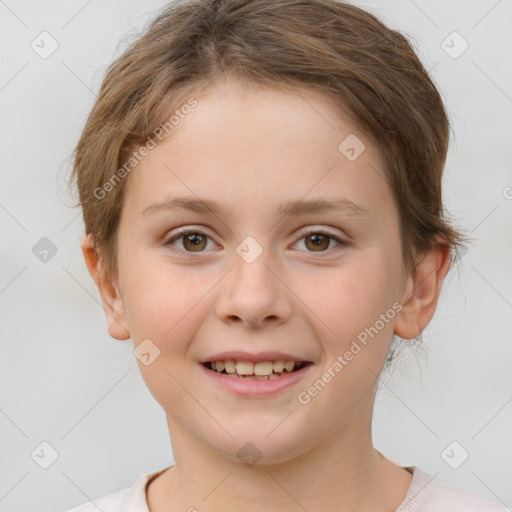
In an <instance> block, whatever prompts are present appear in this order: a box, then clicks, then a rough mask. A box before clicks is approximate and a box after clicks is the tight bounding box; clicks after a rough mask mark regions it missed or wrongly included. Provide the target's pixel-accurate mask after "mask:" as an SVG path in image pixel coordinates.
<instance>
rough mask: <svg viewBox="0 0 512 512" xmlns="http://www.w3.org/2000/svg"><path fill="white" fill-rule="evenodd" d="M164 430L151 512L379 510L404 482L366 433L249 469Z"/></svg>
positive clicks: (396, 497)
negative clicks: (167, 447) (168, 445)
mask: <svg viewBox="0 0 512 512" xmlns="http://www.w3.org/2000/svg"><path fill="white" fill-rule="evenodd" d="M169 426H170V430H172V435H171V438H172V439H173V454H174V458H175V465H174V466H173V467H172V468H170V469H169V470H167V471H166V472H165V473H163V474H162V477H163V478H161V477H159V478H158V479H157V480H155V483H156V482H158V480H160V482H159V483H158V485H156V486H155V488H154V489H153V492H152V494H149V493H148V504H149V506H150V510H151V512H173V511H174V510H181V511H183V510H191V511H193V510H194V509H195V510H200V511H201V512H208V511H215V510H223V511H225V512H230V511H235V510H236V511H239V510H240V507H241V505H243V509H244V510H246V511H247V512H256V511H260V510H261V509H262V507H264V508H265V510H266V511H269V512H274V511H276V512H277V511H282V510H294V509H297V510H299V508H303V509H305V510H327V509H331V510H337V511H339V512H356V511H357V512H375V511H383V512H384V511H386V512H387V511H388V510H396V508H398V507H399V505H400V504H401V502H402V500H403V499H404V497H405V494H406V492H407V489H408V485H409V483H410V475H409V474H408V473H407V472H406V471H405V470H403V469H402V468H400V467H399V466H395V465H394V464H392V463H391V462H390V461H388V460H387V459H385V458H384V457H383V456H382V455H381V454H380V452H378V451H377V450H375V449H374V448H373V446H372V443H371V432H367V434H369V435H365V436H362V435H361V431H358V432H354V434H353V435H347V433H346V432H345V433H344V434H343V435H342V434H340V433H337V434H336V435H332V436H330V437H328V438H326V439H324V440H323V441H321V442H319V443H318V444H316V445H314V446H311V447H310V449H309V450H306V451H304V450H303V451H302V452H301V454H300V455H298V456H297V457H294V458H289V459H288V460H284V461H281V462H276V463H262V462H261V460H263V459H261V460H260V461H258V462H257V463H256V464H255V465H253V466H250V467H249V466H248V465H246V464H244V463H243V462H241V461H239V460H238V459H235V460H232V458H229V457H226V456H221V455H220V454H219V453H218V452H217V451H213V450H212V449H211V446H204V445H201V444H199V442H198V440H197V439H196V438H195V437H193V436H191V435H190V434H189V433H188V432H186V431H184V430H181V429H180V428H179V426H177V425H171V424H170V425H169ZM362 439H364V442H362V441H361V440H362ZM397 470H398V472H397ZM406 474H407V475H408V478H407V477H406V476H405V475H406ZM398 480H400V482H398ZM398 483H399V484H400V485H398V486H396V485H395V486H394V485H389V484H398ZM297 507H299V508H297Z"/></svg>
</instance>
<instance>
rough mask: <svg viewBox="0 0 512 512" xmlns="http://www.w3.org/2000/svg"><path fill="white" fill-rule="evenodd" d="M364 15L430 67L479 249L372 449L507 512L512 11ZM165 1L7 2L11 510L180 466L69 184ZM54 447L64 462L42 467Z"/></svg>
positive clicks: (489, 2)
mask: <svg viewBox="0 0 512 512" xmlns="http://www.w3.org/2000/svg"><path fill="white" fill-rule="evenodd" d="M354 3H356V4H357V5H360V6H362V7H367V8H369V10H371V11H372V12H373V13H375V14H377V15H378V16H380V17H381V18H382V19H383V21H385V22H387V23H388V24H389V25H390V26H392V27H394V28H397V29H399V30H401V31H403V32H405V33H407V34H409V35H410V37H412V38H413V44H414V46H415V49H416V50H417V51H418V53H419V55H420V57H421V59H422V61H423V63H424V64H425V66H426V67H427V69H431V70H432V71H431V76H432V78H433V80H434V81H435V83H436V84H437V85H438V87H439V89H440V91H441V93H442V96H443V98H444V100H445V102H446V105H447V108H448V111H449V115H450V118H451V120H452V122H453V126H454V130H455V138H453V139H452V141H451V147H450V152H449V156H448V161H447V166H446V174H445V178H444V187H445V191H446V206H447V208H448V209H449V211H451V212H452V214H453V215H454V218H455V220H456V221H457V222H458V223H459V226H462V227H464V228H466V229H467V230H468V231H470V233H471V235H472V236H473V237H475V238H476V239H477V242H476V243H475V244H474V245H473V246H472V247H471V248H470V250H469V251H468V252H467V253H466V254H465V255H464V257H463V259H462V265H461V267H460V269H459V270H457V269H454V271H452V272H450V274H449V278H448V280H447V281H446V282H445V285H444V289H443V292H442V296H441V300H440V303H439V305H438V310H437V312H436V315H435V317H434V319H433V320H432V322H431V324H430V325H429V326H428V328H427V329H426V331H425V333H424V336H423V338H424V343H425V345H426V347H427V350H426V352H418V351H407V352H405V353H404V355H403V356H402V358H401V359H400V361H399V363H398V365H397V367H396V368H395V370H394V373H393V374H391V375H388V377H389V378H387V377H386V379H385V380H384V378H383V380H382V382H381V385H380V390H379V393H378V396H377V402H376V408H375V416H374V442H375V446H376V448H378V449H379V450H380V451H382V452H383V453H384V454H385V455H386V456H388V457H389V458H390V459H392V460H394V461H395V462H396V463H398V464H401V465H417V466H419V467H421V468H423V469H424V470H426V471H427V472H430V473H431V474H432V475H436V478H438V479H440V480H444V481H447V482H449V483H451V484H453V485H457V486H461V487H465V488H467V489H469V490H472V491H474V492H477V493H480V494H483V495H486V496H489V497H491V498H493V499H494V500H498V501H500V500H501V501H502V502H503V503H505V504H506V505H507V506H508V507H511V506H512V486H511V485H510V483H511V475H512V441H511V436H510V432H511V431H512V430H511V427H512V350H511V343H510V341H511V337H512V314H511V313H512V309H511V308H512V265H511V254H512V229H511V224H512V222H511V219H512V188H511V187H512V171H511V169H512V167H511V164H512V144H511V143H510V142H511V133H512V72H511V64H510V62H511V61H512V60H511V55H510V54H511V48H512V31H510V23H511V21H512V1H510V0H501V1H496V0H485V1H483V0H482V1H476V0H473V1H462V0H459V1H451V2H447V1H440V0H436V1H432V0H430V1H427V0H415V1H414V2H413V1H412V0H402V1H391V0H386V1H376V0H374V1H358V2H354ZM164 4H165V2H163V1H157V0H152V1H146V2H144V3H143V2H137V1H135V0H123V1H121V0H109V1H103V2H100V1H98V0H92V1H88V2H87V1H84V0H80V1H66V2H64V1H63V0H61V1H56V0H54V1H45V2H37V1H35V0H31V1H15V0H6V1H5V2H4V1H0V38H1V50H0V51H1V62H2V67H1V70H0V107H1V119H2V123H1V125H0V129H1V133H0V145H1V151H0V154H1V187H0V221H1V224H0V225H1V240H2V249H3V250H2V251H1V253H0V258H1V260H0V308H1V312H2V321H1V337H0V342H1V357H0V378H1V381H0V453H1V455H0V461H1V462H0V471H1V473H0V511H10V512H18V511H36V510H37V511H38V512H44V511H59V510H66V509H68V508H71V507H72V506H76V505H78V504H80V503H83V502H86V501H88V500H89V499H91V498H96V497H99V496H103V495H105V494H108V493H111V492H114V491H117V490H119V489H121V488H123V487H127V486H129V485H131V484H132V483H133V482H134V481H135V479H136V478H138V477H139V476H140V475H141V474H142V473H143V472H146V471H153V470H155V471H156V470H157V469H160V468H163V467H166V466H168V465H170V464H172V463H173V459H172V451H171V446H170V442H169V439H168V432H167V425H166V422H165V415H164V413H163V411H162V410H161V408H160V406H159V405H158V404H157V402H156V401H155V400H154V399H153V397H152V396H151V394H150V393H149V391H148V390H147V389H146V387H145V384H144V382H143V380H142V378H141V376H140V373H139V370H138V367H137V365H136V362H135V357H134V355H133V353H132V350H131V341H126V342H119V341H116V340H113V339H111V338H110V337H109V335H108V333H107V329H106V320H105V317H104V314H103V310H102V308H101V307H100V303H99V295H98V292H97V290H96V289H95V286H94V283H93V281H92V279H91V278H90V276H89V274H88V272H87V269H86V266H85V264H84V262H83V259H82V254H81V251H80V246H79V244H80V238H81V235H82V233H83V224H82V220H81V217H80V213H79V210H78V209H73V208H70V205H71V204H72V203H73V201H74V199H75V198H74V197H69V196H68V195H67V194H66V191H65V188H64V178H65V176H66V175H67V173H68V172H69V169H70V161H69V159H68V157H69V155H70V153H71V151H72V149H73V146H74V144H76V142H77V140H78V137H79V135H80V131H81V128H82V127H83V124H84V122H85V120H86V116H87V115H88V112H89V110H90V108H91V106H92V103H93V101H94V99H95V92H96V91H97V90H98V88H99V85H100V83H101V79H102V76H103V73H104V70H105V68H106V66H107V65H108V64H109V63H110V62H111V61H112V60H113V59H114V58H115V57H116V56H118V55H119V54H120V53H121V51H122V49H123V46H122V45H121V46H120V47H118V43H119V41H120V38H121V37H122V36H123V35H125V34H126V33H127V32H129V31H131V30H132V29H133V28H138V27H141V26H142V25H143V24H144V23H145V22H146V21H147V20H148V19H149V18H151V17H152V16H153V15H154V14H155V10H157V9H159V8H160V7H162V6H163V5H164ZM43 31H47V32H48V33H49V34H51V36H52V37H53V38H54V39H55V40H56V41H57V42H58V45H59V47H58V49H57V50H56V51H55V52H54V53H53V54H52V55H51V56H49V57H48V58H46V59H43V58H41V57H40V55H39V54H38V53H36V52H35V51H34V50H33V49H32V47H31V43H32V41H33V40H36V43H37V41H40V38H39V39H38V36H39V34H40V33H41V32H43ZM453 31H457V32H458V33H459V34H460V35H461V36H462V38H464V40H466V41H467V43H468V44H469V47H468V48H467V50H466V51H464V52H463V53H462V54H460V55H455V54H458V53H460V51H461V50H462V49H463V46H462V45H463V41H462V39H457V36H455V39H453V36H451V38H448V40H447V42H446V43H444V44H443V41H444V40H446V38H447V36H449V35H450V34H451V33H452V32H453ZM452 40H453V43H452V42H451V41H452ZM40 44H41V43H40ZM447 44H448V45H449V46H452V48H451V49H449V48H447V47H446V45H447ZM45 48H46V49H48V48H50V46H49V41H48V40H47V43H46V45H45ZM445 50H447V51H448V52H451V53H452V55H449V53H447V51H445ZM454 56H456V58H454ZM43 237H47V238H49V239H50V240H51V242H52V243H53V244H54V245H55V246H56V248H57V253H56V254H55V255H53V256H52V255H51V252H50V253H49V254H48V256H47V261H46V262H43V261H40V259H39V258H38V257H36V255H35V254H34V252H33V247H34V246H36V244H37V243H38V242H39V241H40V240H41V238H43ZM39 243H42V242H39ZM38 247H39V246H36V249H37V248H38ZM36 252H37V251H36ZM383 377H384V376H383ZM454 441H455V442H457V443H458V445H455V449H454V451H453V452H450V450H448V451H449V452H450V454H451V455H452V458H451V460H454V459H457V458H459V457H460V456H461V453H463V452H462V450H466V451H467V452H468V453H469V458H468V459H467V460H466V461H465V462H464V463H463V464H462V465H460V466H459V467H458V468H457V469H453V468H452V467H450V466H449V465H448V463H447V462H446V460H448V458H447V457H446V456H443V453H446V452H445V449H446V447H447V446H449V445H450V443H452V442H454ZM42 442H47V443H49V444H50V445H51V447H53V449H54V450H55V451H56V452H57V453H58V458H57V459H56V460H55V462H53V464H51V465H50V466H49V467H48V468H47V469H43V468H42V467H41V466H40V465H41V464H44V463H45V461H46V463H49V462H50V459H49V457H50V456H51V450H52V449H51V448H49V447H47V446H46V445H43V446H42V447H41V446H40V445H41V443H42ZM452 446H453V445H452ZM41 449H42V450H43V451H42V452H41ZM34 451H35V452H36V453H39V454H40V455H39V457H38V456H37V455H36V454H34ZM43 452H44V456H42V455H41V454H42V453H43ZM32 454H33V455H32ZM452 465H453V462H452Z"/></svg>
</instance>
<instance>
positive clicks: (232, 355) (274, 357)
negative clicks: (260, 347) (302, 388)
mask: <svg viewBox="0 0 512 512" xmlns="http://www.w3.org/2000/svg"><path fill="white" fill-rule="evenodd" d="M227 360H233V361H251V362H253V363H258V362H260V361H295V362H305V363H309V362H310V361H308V360H307V359H303V358H302V357H299V356H294V355H291V354H285V353H284V352H276V351H274V350H272V351H266V352H258V353H257V354H251V353H249V352H244V351H242V350H230V351H226V352H220V353H218V354H215V355H211V356H208V357H206V358H204V359H202V360H201V361H199V362H200V363H201V364H203V363H208V362H210V361H227Z"/></svg>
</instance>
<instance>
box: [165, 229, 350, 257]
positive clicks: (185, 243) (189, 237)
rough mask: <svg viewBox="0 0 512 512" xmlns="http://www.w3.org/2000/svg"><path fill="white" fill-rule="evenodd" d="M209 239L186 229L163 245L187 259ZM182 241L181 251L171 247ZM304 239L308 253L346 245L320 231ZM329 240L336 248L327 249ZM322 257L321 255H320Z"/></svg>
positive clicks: (329, 234)
mask: <svg viewBox="0 0 512 512" xmlns="http://www.w3.org/2000/svg"><path fill="white" fill-rule="evenodd" d="M209 238H210V237H209V236H208V235H206V234H205V233H203V232H201V231H198V230H192V229H188V230H186V231H181V232H180V233H177V234H175V235H173V236H171V237H170V238H168V239H167V240H166V241H165V242H164V245H166V246H169V248H170V249H171V250H172V251H173V252H176V253H180V254H183V253H185V255H186V256H187V257H190V256H192V254H193V253H201V252H205V251H204V249H205V248H206V247H207V240H208V239H209ZM180 239H183V240H182V247H183V248H182V249H176V248H175V247H173V244H174V242H176V241H177V240H180ZM302 239H305V240H306V243H305V247H306V248H307V249H308V252H317V253H326V252H330V251H333V250H337V249H341V247H340V246H345V245H347V243H346V242H344V241H343V240H341V239H340V238H338V237H337V236H335V235H333V234H331V233H328V232H326V231H322V230H310V231H307V232H305V233H303V234H302V237H301V238H300V239H299V241H300V240H302ZM331 240H334V241H335V242H337V243H338V246H335V247H334V248H331V249H329V245H330V242H331ZM297 243H298V242H297ZM321 256H323V254H321Z"/></svg>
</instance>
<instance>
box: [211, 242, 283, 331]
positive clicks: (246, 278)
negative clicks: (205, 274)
mask: <svg viewBox="0 0 512 512" xmlns="http://www.w3.org/2000/svg"><path fill="white" fill-rule="evenodd" d="M282 273H283V272H282V271H280V267H279V265H278V264H276V262H275V260H272V258H271V257H270V254H269V253H268V252H267V251H263V252H262V253H261V254H260V255H259V256H258V257H257V258H256V259H255V260H254V261H252V262H251V260H245V259H244V258H243V257H241V256H240V255H239V254H238V253H236V252H234V254H233V258H232V270H231V271H230V272H229V274H228V275H227V276H226V278H225V279H224V280H223V283H222V284H221V286H220V287H219V289H218V294H219V295H218V298H217V301H216V306H215V308H216V314H217V316H218V318H219V319H220V320H221V321H223V322H226V323H233V322H238V323H243V324H245V325H246V326H247V327H251V328H257V327H261V326H262V325H264V324H265V323H272V324H274V325H275V326H277V325H280V324H282V323H285V322H287V321H288V319H289V317H290V315H291V311H292V304H291V302H290V294H291V293H292V292H290V290H289V288H288V287H287V286H286V284H285V279H284V278H283V276H282V275H280V274H282Z"/></svg>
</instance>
